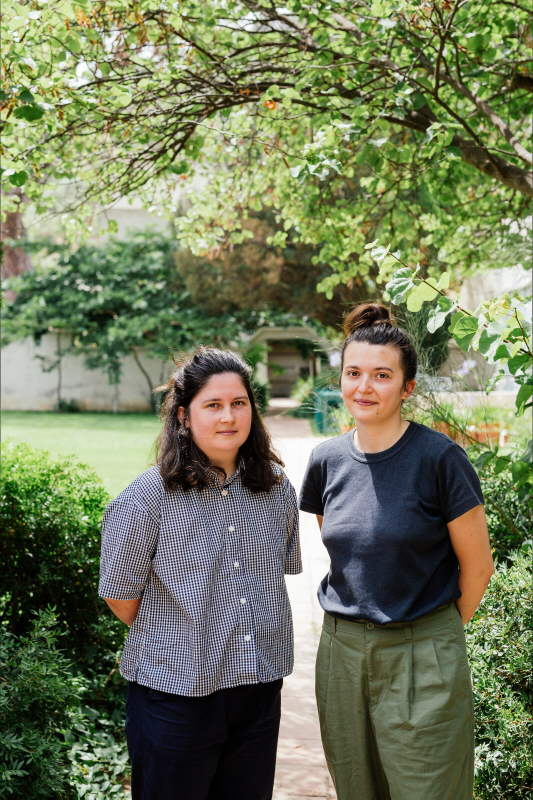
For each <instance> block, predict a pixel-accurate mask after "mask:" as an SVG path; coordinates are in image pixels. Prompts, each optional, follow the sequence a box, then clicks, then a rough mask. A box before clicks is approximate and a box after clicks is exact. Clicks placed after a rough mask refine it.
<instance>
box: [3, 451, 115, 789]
mask: <svg viewBox="0 0 533 800" xmlns="http://www.w3.org/2000/svg"><path fill="white" fill-rule="evenodd" d="M2 454H3V468H2V484H1V492H0V523H1V525H2V536H1V538H0V560H1V563H2V565H3V569H2V572H1V574H0V629H3V632H4V636H8V631H9V633H10V634H14V635H16V636H19V637H24V636H27V635H28V634H29V632H30V631H31V630H32V618H33V612H34V611H36V610H39V609H44V608H46V607H47V606H48V605H54V606H55V608H56V611H57V616H58V618H59V620H60V622H61V623H62V625H64V626H65V630H64V635H63V636H62V642H61V645H62V648H63V649H64V650H65V656H66V658H68V659H69V660H70V661H71V662H72V665H71V668H72V673H73V675H76V676H77V679H79V680H80V681H81V682H82V683H83V688H84V696H83V702H84V704H85V705H84V706H83V709H82V712H83V713H80V715H79V716H78V718H76V719H74V720H73V722H72V725H71V726H70V728H69V730H68V731H67V732H66V734H65V736H66V739H67V741H68V743H69V748H70V755H69V759H70V762H72V767H70V766H69V770H71V772H72V775H74V776H77V777H76V780H81V778H80V775H83V782H82V784H81V786H82V788H81V789H80V794H81V796H84V797H85V798H86V800H105V798H107V797H109V796H110V795H111V794H113V792H114V791H120V782H119V780H120V777H121V775H123V774H124V773H125V772H126V767H125V765H126V762H127V751H126V745H125V740H124V733H123V724H124V699H125V691H126V687H125V683H124V681H123V680H122V678H121V677H120V674H119V671H118V664H119V658H120V651H121V649H122V645H123V643H124V638H125V634H126V628H125V626H124V625H123V624H122V623H121V622H119V620H118V619H116V618H115V617H114V616H113V615H112V614H111V613H110V612H109V609H108V608H107V605H106V604H105V602H104V601H103V600H101V599H100V598H99V597H98V596H97V593H96V592H97V586H98V576H99V557H100V525H101V519H102V514H103V511H104V508H105V506H106V504H107V502H108V499H109V498H108V496H107V493H106V492H105V490H104V488H103V487H102V485H101V484H100V482H99V480H98V478H97V477H96V475H95V474H94V472H93V471H92V470H91V469H89V468H88V467H86V466H84V465H83V464H79V463H78V462H77V461H76V460H75V459H73V458H61V459H55V458H52V457H51V456H50V455H49V454H48V453H46V452H44V451H40V450H34V449H32V448H31V447H29V446H28V445H27V444H17V445H15V444H10V443H7V444H2ZM33 654H34V659H36V658H37V655H36V652H35V651H33ZM34 668H35V669H36V670H37V669H38V665H37V664H34ZM49 677H50V685H49V686H48V687H47V689H46V690H44V689H43V691H44V693H46V692H49V693H52V694H53V692H54V683H53V675H50V676H49ZM43 681H44V677H43ZM80 685H81V684H80ZM21 713H24V712H23V711H22V712H21ZM56 729H57V730H59V728H58V727H57V726H56ZM43 746H47V745H46V742H45V743H44V745H43ZM36 752H37V753H38V752H39V750H38V749H37V751H36ZM80 763H81V764H82V765H83V766H82V767H80ZM80 769H81V772H80ZM71 779H72V780H73V779H74V778H72V777H71ZM58 780H59V778H58ZM26 796H28V797H30V796H32V795H26ZM49 796H50V797H54V795H53V794H49ZM61 797H62V798H63V795H61ZM64 797H65V798H68V797H69V795H67V794H65V795H64Z"/></svg>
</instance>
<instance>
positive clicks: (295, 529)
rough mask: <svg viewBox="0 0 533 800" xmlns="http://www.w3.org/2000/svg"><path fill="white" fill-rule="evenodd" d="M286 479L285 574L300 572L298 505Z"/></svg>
mask: <svg viewBox="0 0 533 800" xmlns="http://www.w3.org/2000/svg"><path fill="white" fill-rule="evenodd" d="M286 481H287V487H286V497H287V501H286V515H287V552H286V555H285V574H286V575H298V574H299V573H300V572H302V554H301V551H300V526H299V519H298V505H297V503H296V492H295V491H294V487H293V485H292V484H291V483H290V482H289V480H288V479H286Z"/></svg>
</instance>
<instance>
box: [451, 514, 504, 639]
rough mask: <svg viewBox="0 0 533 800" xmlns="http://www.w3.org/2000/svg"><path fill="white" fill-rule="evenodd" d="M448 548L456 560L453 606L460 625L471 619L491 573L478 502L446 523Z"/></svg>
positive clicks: (484, 529) (484, 519) (487, 539)
mask: <svg viewBox="0 0 533 800" xmlns="http://www.w3.org/2000/svg"><path fill="white" fill-rule="evenodd" d="M448 531H449V533H450V539H451V542H452V547H453V549H454V552H455V555H456V556H457V560H458V561H459V589H460V590H461V597H460V598H459V600H458V601H457V607H458V608H459V611H460V613H461V617H462V620H463V625H465V624H466V623H467V622H468V620H469V619H471V618H472V617H473V616H474V614H475V611H476V609H477V607H478V606H479V604H480V602H481V598H482V597H483V595H484V594H485V591H486V589H487V586H488V585H489V581H490V579H491V576H492V574H493V572H494V562H493V560H492V553H491V551H490V541H489V533H488V530H487V520H486V517H485V509H484V508H483V506H482V505H479V506H476V507H475V508H472V509H471V510H470V511H467V512H466V514H462V515H461V516H460V517H457V519H454V520H452V522H449V523H448Z"/></svg>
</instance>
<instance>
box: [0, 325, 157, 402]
mask: <svg viewBox="0 0 533 800" xmlns="http://www.w3.org/2000/svg"><path fill="white" fill-rule="evenodd" d="M69 343H70V337H69V336H67V335H66V334H62V335H61V337H60V346H61V348H62V349H66V348H67V347H68V345H69ZM57 346H58V335H56V334H54V333H50V334H46V335H45V336H43V337H42V339H41V343H40V344H39V345H36V344H35V343H34V342H33V340H32V339H25V340H24V341H22V342H12V343H11V344H9V345H7V346H6V347H4V348H2V351H1V366H2V373H1V374H2V410H6V411H7V410H12V411H51V410H53V409H55V408H56V407H57V400H58V372H57V370H56V369H53V370H52V371H50V372H45V371H43V370H42V369H41V365H43V366H44V367H47V366H51V365H52V363H53V362H54V361H55V360H56V358H57V357H56V351H57ZM140 360H141V363H142V365H143V367H144V369H145V370H146V372H148V374H149V376H150V378H151V381H152V386H153V387H155V386H157V385H158V384H159V382H160V380H161V375H163V378H164V377H166V375H167V373H168V372H170V366H169V365H167V364H165V365H163V364H162V362H160V361H155V360H153V359H149V358H146V356H144V355H142V354H140ZM162 367H163V369H162ZM61 397H62V399H63V400H65V401H66V402H71V401H75V402H76V404H77V405H78V407H79V408H80V410H83V411H112V410H113V406H114V402H115V398H116V393H115V387H114V386H110V384H109V381H108V379H107V375H106V374H105V373H104V372H103V371H102V370H88V369H87V368H86V366H85V363H84V359H83V357H82V356H79V355H74V354H72V353H68V354H67V355H65V356H63V357H62V359H61ZM117 410H118V411H149V410H150V393H149V390H148V383H147V381H146V378H145V377H144V376H143V375H142V374H141V372H140V370H139V367H138V366H137V364H136V363H135V361H134V359H133V357H132V356H128V357H127V358H126V359H125V360H124V363H123V369H122V378H121V381H120V384H119V386H118V409H117Z"/></svg>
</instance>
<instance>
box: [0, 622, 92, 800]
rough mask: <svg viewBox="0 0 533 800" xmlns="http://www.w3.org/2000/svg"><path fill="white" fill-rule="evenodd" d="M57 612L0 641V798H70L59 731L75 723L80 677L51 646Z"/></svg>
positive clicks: (67, 767)
mask: <svg viewBox="0 0 533 800" xmlns="http://www.w3.org/2000/svg"><path fill="white" fill-rule="evenodd" d="M57 622H58V620H57V616H56V615H55V614H54V613H53V612H52V611H51V610H46V611H41V612H40V614H39V616H38V619H37V620H35V618H34V621H33V622H32V627H31V630H30V633H29V635H28V636H27V637H23V638H22V639H17V638H16V637H14V636H12V635H11V634H4V635H3V636H2V638H1V639H0V672H1V678H0V720H1V722H2V736H1V737H0V797H1V798H22V797H25V798H32V799H33V798H35V800H37V798H60V799H61V800H69V799H70V798H74V797H76V793H75V792H74V789H73V788H72V786H71V784H70V772H71V768H70V762H69V759H68V749H69V745H67V743H66V741H65V738H64V736H63V731H65V730H68V729H69V728H70V727H71V725H72V723H73V722H75V720H76V718H77V716H78V712H77V711H76V706H77V705H79V698H80V696H81V693H82V689H83V687H82V681H81V680H80V679H79V678H76V677H75V676H74V675H73V674H72V672H71V671H70V663H69V662H68V660H67V659H66V658H65V657H64V656H63V655H62V654H61V653H60V652H58V651H57V650H56V642H57V640H58V637H59V633H58V630H57V627H56V626H57Z"/></svg>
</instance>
